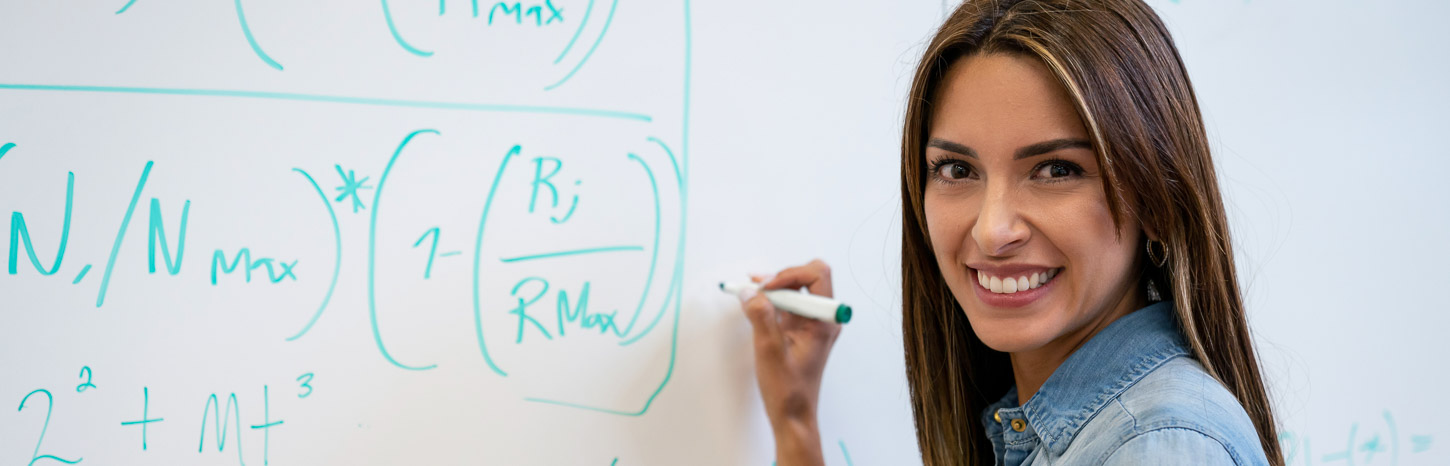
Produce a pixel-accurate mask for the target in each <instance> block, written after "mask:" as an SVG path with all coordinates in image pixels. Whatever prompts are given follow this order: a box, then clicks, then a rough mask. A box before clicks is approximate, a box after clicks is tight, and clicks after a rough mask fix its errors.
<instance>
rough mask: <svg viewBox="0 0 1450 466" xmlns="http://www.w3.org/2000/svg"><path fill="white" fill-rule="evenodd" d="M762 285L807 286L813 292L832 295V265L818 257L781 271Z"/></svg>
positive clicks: (778, 286) (767, 287)
mask: <svg viewBox="0 0 1450 466" xmlns="http://www.w3.org/2000/svg"><path fill="white" fill-rule="evenodd" d="M761 287H762V288H765V289H767V290H777V289H782V288H789V289H798V288H801V287H805V288H806V289H807V290H809V291H810V292H811V294H814V295H818V296H825V297H831V296H832V295H833V291H832V289H831V288H832V287H831V267H830V266H828V265H826V263H825V262H822V261H821V260H820V259H816V260H813V261H811V262H810V263H808V264H806V265H802V266H797V267H791V268H788V269H785V270H782V271H780V273H778V274H776V275H775V278H772V279H770V280H769V281H766V282H765V284H764V285H761Z"/></svg>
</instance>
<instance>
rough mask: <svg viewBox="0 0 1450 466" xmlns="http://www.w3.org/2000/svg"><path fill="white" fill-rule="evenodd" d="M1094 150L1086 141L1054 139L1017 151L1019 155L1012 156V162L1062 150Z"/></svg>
mask: <svg viewBox="0 0 1450 466" xmlns="http://www.w3.org/2000/svg"><path fill="white" fill-rule="evenodd" d="M1092 148H1093V144H1092V143H1091V142H1088V141H1087V140H1086V139H1053V140H1051V141H1042V142H1039V143H1037V144H1033V145H1030V146H1026V147H1023V148H1021V149H1017V154H1016V155H1013V156H1012V160H1022V159H1025V158H1028V157H1033V156H1037V155H1042V154H1046V153H1049V152H1052V151H1056V150H1062V149H1089V150H1091V149H1092Z"/></svg>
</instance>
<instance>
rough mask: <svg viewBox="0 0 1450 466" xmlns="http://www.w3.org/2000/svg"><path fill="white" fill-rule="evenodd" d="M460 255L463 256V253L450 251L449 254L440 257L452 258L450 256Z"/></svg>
mask: <svg viewBox="0 0 1450 466" xmlns="http://www.w3.org/2000/svg"><path fill="white" fill-rule="evenodd" d="M459 254H463V251H448V252H445V253H443V254H439V255H438V257H450V256H456V255H459Z"/></svg>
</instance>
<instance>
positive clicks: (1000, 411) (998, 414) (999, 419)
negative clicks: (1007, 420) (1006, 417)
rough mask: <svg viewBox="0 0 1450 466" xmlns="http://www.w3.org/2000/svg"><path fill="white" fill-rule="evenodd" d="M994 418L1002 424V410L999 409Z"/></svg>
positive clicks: (993, 414)
mask: <svg viewBox="0 0 1450 466" xmlns="http://www.w3.org/2000/svg"><path fill="white" fill-rule="evenodd" d="M992 418H993V419H996V420H997V422H1002V410H1000V409H999V410H997V412H995V413H992Z"/></svg>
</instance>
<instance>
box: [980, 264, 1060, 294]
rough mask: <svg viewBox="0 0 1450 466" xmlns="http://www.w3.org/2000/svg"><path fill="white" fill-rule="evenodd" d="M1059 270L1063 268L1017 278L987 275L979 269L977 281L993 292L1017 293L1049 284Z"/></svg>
mask: <svg viewBox="0 0 1450 466" xmlns="http://www.w3.org/2000/svg"><path fill="white" fill-rule="evenodd" d="M1059 270H1061V269H1051V270H1048V271H1046V272H1036V273H1033V274H1031V275H1025V276H1020V277H1017V278H1012V277H1007V278H1001V277H997V276H993V275H987V273H986V272H983V271H980V270H978V271H977V283H980V284H982V288H986V289H988V290H991V291H992V292H993V293H1001V294H1006V293H1016V292H1018V291H1027V290H1031V289H1034V288H1038V287H1041V286H1042V285H1045V284H1047V282H1049V281H1052V278H1053V277H1056V276H1057V272H1058V271H1059Z"/></svg>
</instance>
